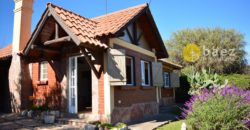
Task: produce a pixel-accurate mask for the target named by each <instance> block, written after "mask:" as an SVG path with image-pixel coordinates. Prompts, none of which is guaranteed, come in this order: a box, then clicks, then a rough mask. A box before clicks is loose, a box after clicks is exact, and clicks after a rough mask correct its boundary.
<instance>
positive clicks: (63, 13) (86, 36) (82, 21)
mask: <svg viewBox="0 0 250 130" xmlns="http://www.w3.org/2000/svg"><path fill="white" fill-rule="evenodd" d="M48 6H51V7H52V9H54V11H55V12H56V13H57V15H58V16H59V17H60V18H61V20H62V21H63V22H64V23H65V25H66V26H67V27H68V28H69V29H70V31H71V32H73V33H74V34H75V35H76V36H77V38H78V39H79V40H80V41H81V42H82V43H89V44H92V45H95V46H100V47H103V48H107V45H106V44H105V43H102V42H101V41H100V40H98V39H96V38H95V29H96V27H97V22H95V21H92V20H90V19H87V18H85V17H83V16H80V15H78V14H76V13H73V12H71V11H69V10H66V9H63V8H61V7H59V6H56V5H53V4H51V3H49V4H48Z"/></svg>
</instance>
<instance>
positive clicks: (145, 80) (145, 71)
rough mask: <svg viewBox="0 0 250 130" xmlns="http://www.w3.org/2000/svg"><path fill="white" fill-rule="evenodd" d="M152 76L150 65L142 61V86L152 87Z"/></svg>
mask: <svg viewBox="0 0 250 130" xmlns="http://www.w3.org/2000/svg"><path fill="white" fill-rule="evenodd" d="M150 83H151V74H150V64H149V62H147V61H143V60H142V61H141V84H142V86H150Z"/></svg>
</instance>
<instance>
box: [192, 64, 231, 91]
mask: <svg viewBox="0 0 250 130" xmlns="http://www.w3.org/2000/svg"><path fill="white" fill-rule="evenodd" d="M187 76H188V81H189V83H190V86H191V88H190V90H189V92H188V93H189V94H190V95H193V94H198V93H199V92H200V90H201V89H204V88H210V87H218V86H225V85H226V84H227V80H225V83H224V84H225V85H220V83H221V82H222V81H221V80H220V79H219V75H218V74H216V73H211V71H210V69H209V71H207V70H205V69H202V71H201V72H196V73H192V74H190V73H189V74H188V75H187Z"/></svg>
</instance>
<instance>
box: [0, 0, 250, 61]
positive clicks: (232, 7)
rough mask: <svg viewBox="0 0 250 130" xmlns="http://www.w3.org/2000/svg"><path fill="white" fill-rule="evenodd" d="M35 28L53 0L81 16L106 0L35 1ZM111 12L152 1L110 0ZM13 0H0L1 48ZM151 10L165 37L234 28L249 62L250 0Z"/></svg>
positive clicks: (172, 1)
mask: <svg viewBox="0 0 250 130" xmlns="http://www.w3.org/2000/svg"><path fill="white" fill-rule="evenodd" d="M34 1H35V3H34V13H33V18H32V30H33V29H34V27H35V26H36V24H37V22H38V20H39V19H40V17H41V14H42V12H43V11H44V9H45V8H46V3H48V2H52V3H54V4H56V5H59V6H61V7H63V8H66V9H69V10H72V11H74V12H76V13H78V14H81V15H82V16H85V17H88V18H92V17H95V16H98V15H102V14H105V12H106V7H105V5H106V4H105V2H106V0H88V1H87V0H34ZM107 1H108V12H112V11H116V10H119V9H123V8H127V7H130V6H134V5H138V4H142V3H145V2H149V1H150V0H107ZM13 9H14V2H13V0H1V1H0V18H1V21H0V23H1V24H0V48H2V47H4V46H6V45H7V44H8V43H11V42H12V31H13ZM150 9H151V11H152V14H153V16H154V18H155V21H156V24H157V26H158V28H159V31H160V33H161V36H162V38H163V40H167V39H169V38H170V36H171V34H172V33H173V32H175V31H177V30H181V29H185V28H197V27H222V28H230V29H231V28H233V29H236V30H238V31H240V32H242V33H243V34H244V35H245V40H246V42H247V45H246V48H245V50H246V51H247V52H248V56H247V59H248V61H249V63H250V13H249V12H250V0H151V4H150Z"/></svg>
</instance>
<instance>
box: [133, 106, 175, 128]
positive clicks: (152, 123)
mask: <svg viewBox="0 0 250 130" xmlns="http://www.w3.org/2000/svg"><path fill="white" fill-rule="evenodd" d="M173 109H176V108H175V106H174V105H173V106H169V107H163V108H161V109H160V113H159V115H155V116H152V117H148V118H144V119H141V120H138V121H135V122H131V123H130V125H129V128H130V129H131V130H154V129H156V128H157V127H159V126H161V125H164V124H166V123H168V122H170V121H173V120H176V119H177V115H175V114H173V112H172V111H173Z"/></svg>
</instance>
